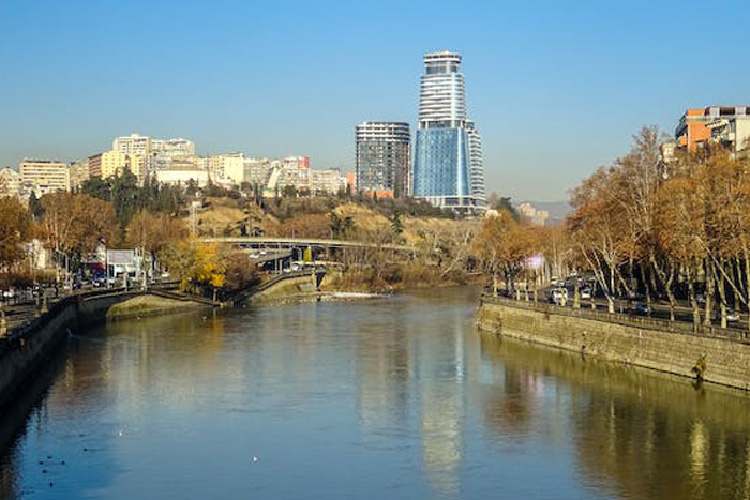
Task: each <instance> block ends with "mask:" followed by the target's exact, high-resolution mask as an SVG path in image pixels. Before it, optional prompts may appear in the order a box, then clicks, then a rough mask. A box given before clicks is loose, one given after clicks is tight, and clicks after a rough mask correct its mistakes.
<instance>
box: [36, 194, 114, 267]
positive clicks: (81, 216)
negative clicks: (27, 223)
mask: <svg viewBox="0 0 750 500" xmlns="http://www.w3.org/2000/svg"><path fill="white" fill-rule="evenodd" d="M41 202H42V207H43V208H44V217H43V219H42V222H41V225H40V232H41V234H42V238H43V240H44V242H45V245H46V246H47V248H49V249H50V250H53V251H54V252H55V256H56V259H57V264H58V274H57V279H58V280H59V278H60V274H59V269H60V266H61V265H62V264H63V263H64V262H63V261H62V260H61V257H62V256H67V257H70V256H71V255H74V254H75V255H81V254H83V253H85V252H92V251H93V250H94V249H95V248H96V247H97V246H98V245H99V244H100V243H101V242H106V244H107V245H110V246H111V245H112V244H113V243H114V242H116V241H117V235H118V222H117V216H116V214H115V210H114V208H113V207H112V205H111V204H110V203H108V202H106V201H104V200H100V199H97V198H93V197H91V196H89V195H85V194H72V193H64V192H59V193H51V194H46V195H44V196H43V197H42V199H41Z"/></svg>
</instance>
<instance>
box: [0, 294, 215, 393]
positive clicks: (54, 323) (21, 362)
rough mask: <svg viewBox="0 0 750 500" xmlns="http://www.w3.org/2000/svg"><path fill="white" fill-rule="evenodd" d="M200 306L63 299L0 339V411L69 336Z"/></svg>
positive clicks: (117, 297)
mask: <svg viewBox="0 0 750 500" xmlns="http://www.w3.org/2000/svg"><path fill="white" fill-rule="evenodd" d="M196 307H202V304H197V303H194V302H191V301H188V300H185V301H181V300H171V299H166V298H161V297H152V296H147V295H144V294H143V293H142V292H138V291H135V292H126V291H118V292H110V293H107V292H105V293H88V294H81V295H76V296H72V297H67V298H64V299H62V300H60V301H58V302H56V303H54V304H52V305H51V306H50V308H49V311H48V312H47V313H45V314H42V315H41V316H39V317H37V318H34V319H33V320H31V321H29V322H28V323H26V324H25V325H23V326H22V327H20V328H16V329H15V330H13V331H11V332H10V333H9V334H8V335H6V336H4V337H0V408H2V407H4V406H6V405H8V403H9V402H10V401H11V399H12V398H13V397H14V396H15V395H16V393H17V392H18V391H19V390H20V389H21V388H22V386H23V385H24V384H25V383H26V382H27V381H28V380H29V379H30V378H33V377H32V374H33V373H34V372H35V371H37V370H38V369H39V368H40V366H41V365H43V364H44V362H45V361H46V360H49V359H50V358H51V357H52V356H54V354H55V353H56V352H57V350H58V349H57V348H58V347H59V346H60V345H61V344H62V343H63V342H64V341H65V339H66V338H67V336H68V334H69V333H73V334H75V333H78V332H80V331H82V330H84V329H85V328H86V327H88V326H90V325H91V324H94V323H96V322H100V321H103V320H106V319H114V318H126V317H136V316H143V315H154V314H165V313H173V312H177V311H182V310H186V309H194V308H196Z"/></svg>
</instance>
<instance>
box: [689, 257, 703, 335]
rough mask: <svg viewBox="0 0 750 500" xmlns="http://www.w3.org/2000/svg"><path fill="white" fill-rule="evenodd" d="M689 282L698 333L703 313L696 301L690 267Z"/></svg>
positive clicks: (694, 325) (694, 323) (695, 327)
mask: <svg viewBox="0 0 750 500" xmlns="http://www.w3.org/2000/svg"><path fill="white" fill-rule="evenodd" d="M687 280H688V296H689V298H690V305H691V306H692V308H693V331H695V332H697V331H698V327H699V325H700V322H701V313H700V310H699V309H698V302H696V301H695V288H694V287H693V276H692V274H691V273H690V265H688V268H687Z"/></svg>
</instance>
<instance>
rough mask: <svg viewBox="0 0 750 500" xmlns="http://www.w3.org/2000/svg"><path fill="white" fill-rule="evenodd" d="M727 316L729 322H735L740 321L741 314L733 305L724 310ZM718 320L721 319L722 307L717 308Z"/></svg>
mask: <svg viewBox="0 0 750 500" xmlns="http://www.w3.org/2000/svg"><path fill="white" fill-rule="evenodd" d="M724 312H725V314H726V318H727V323H729V324H734V323H739V321H740V314H739V313H738V312H737V311H735V310H734V309H733V308H731V307H727V308H726V310H725V311H724ZM716 321H721V308H717V309H716Z"/></svg>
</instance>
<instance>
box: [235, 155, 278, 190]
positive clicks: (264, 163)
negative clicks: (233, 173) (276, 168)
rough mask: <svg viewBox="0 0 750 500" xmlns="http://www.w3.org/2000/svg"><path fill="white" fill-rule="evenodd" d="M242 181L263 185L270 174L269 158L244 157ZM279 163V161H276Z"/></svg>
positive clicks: (271, 165) (270, 162)
mask: <svg viewBox="0 0 750 500" xmlns="http://www.w3.org/2000/svg"><path fill="white" fill-rule="evenodd" d="M244 163H245V173H244V178H245V180H244V182H246V183H247V184H253V185H254V184H257V185H260V186H265V185H266V184H267V183H268V177H269V176H270V174H271V169H272V168H273V163H274V162H272V161H271V160H270V159H269V158H245V162H244ZM276 163H279V162H276Z"/></svg>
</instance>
